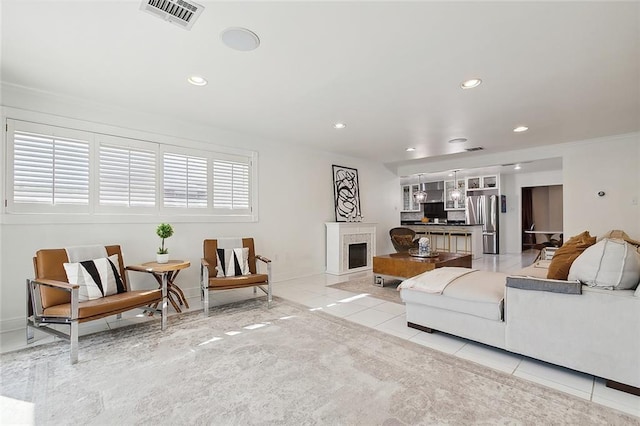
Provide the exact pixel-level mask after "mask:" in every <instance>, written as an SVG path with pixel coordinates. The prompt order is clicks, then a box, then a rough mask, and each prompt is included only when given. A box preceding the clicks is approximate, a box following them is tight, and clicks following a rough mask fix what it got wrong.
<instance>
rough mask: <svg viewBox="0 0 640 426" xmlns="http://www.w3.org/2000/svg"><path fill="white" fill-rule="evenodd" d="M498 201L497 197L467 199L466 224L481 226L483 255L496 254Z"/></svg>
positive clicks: (476, 196) (472, 196)
mask: <svg viewBox="0 0 640 426" xmlns="http://www.w3.org/2000/svg"><path fill="white" fill-rule="evenodd" d="M498 200H499V198H498V196H497V195H471V196H469V197H467V206H466V210H465V213H466V219H467V223H468V224H469V225H477V224H482V241H483V250H482V251H483V253H489V254H498Z"/></svg>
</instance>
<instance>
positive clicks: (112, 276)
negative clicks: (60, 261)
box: [64, 254, 125, 302]
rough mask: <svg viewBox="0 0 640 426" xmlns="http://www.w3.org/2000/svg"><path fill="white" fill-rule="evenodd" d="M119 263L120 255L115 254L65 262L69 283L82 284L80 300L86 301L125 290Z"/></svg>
mask: <svg viewBox="0 0 640 426" xmlns="http://www.w3.org/2000/svg"><path fill="white" fill-rule="evenodd" d="M117 265H118V255H117V254H114V255H112V256H109V257H108V258H106V257H103V258H100V259H93V260H85V261H83V262H77V263H65V264H64V270H65V272H66V273H67V280H68V281H69V284H78V285H79V286H80V291H79V300H80V302H86V301H87V300H93V299H99V298H101V297H104V296H110V295H112V294H117V293H124V292H125V289H124V284H123V283H122V278H121V277H120V273H119V272H118V266H117Z"/></svg>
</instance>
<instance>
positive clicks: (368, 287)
mask: <svg viewBox="0 0 640 426" xmlns="http://www.w3.org/2000/svg"><path fill="white" fill-rule="evenodd" d="M401 282H402V281H400V280H392V279H388V280H385V284H384V285H385V286H384V287H378V286H377V285H374V284H373V277H366V278H357V279H354V280H349V281H344V282H341V283H337V284H332V285H330V286H329V287H332V288H338V289H340V290H345V291H350V292H352V293H358V294H365V293H366V294H370V295H371V296H372V297H376V298H378V299H384V300H386V301H387V302H393V303H401V304H402V303H403V302H402V299H400V292H399V291H398V285H400V283H401Z"/></svg>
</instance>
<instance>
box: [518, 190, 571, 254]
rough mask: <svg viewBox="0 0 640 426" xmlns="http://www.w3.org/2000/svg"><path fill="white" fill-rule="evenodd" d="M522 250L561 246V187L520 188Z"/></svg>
mask: <svg viewBox="0 0 640 426" xmlns="http://www.w3.org/2000/svg"><path fill="white" fill-rule="evenodd" d="M521 195H522V197H521V200H522V250H523V251H524V250H528V249H531V248H533V247H534V246H536V245H538V244H544V245H558V246H559V245H562V210H563V209H562V185H547V186H529V187H522V194H521Z"/></svg>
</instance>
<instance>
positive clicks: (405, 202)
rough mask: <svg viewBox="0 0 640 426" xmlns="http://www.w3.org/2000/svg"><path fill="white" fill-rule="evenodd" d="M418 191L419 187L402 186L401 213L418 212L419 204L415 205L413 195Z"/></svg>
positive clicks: (415, 185)
mask: <svg viewBox="0 0 640 426" xmlns="http://www.w3.org/2000/svg"><path fill="white" fill-rule="evenodd" d="M419 189H420V185H418V184H417V183H416V184H412V185H402V211H403V212H419V211H420V203H416V200H415V199H414V198H413V193H414V192H417V191H418V190H419Z"/></svg>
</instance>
